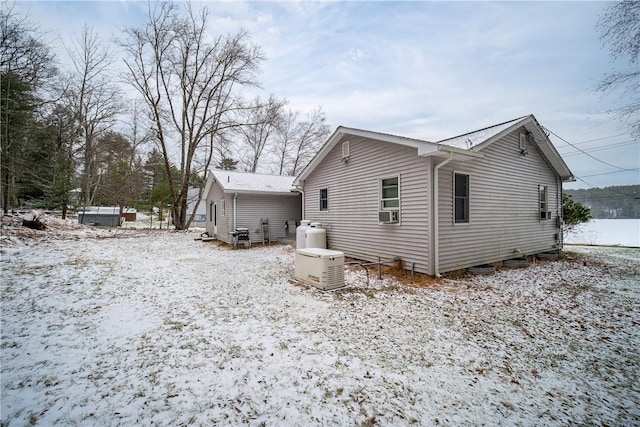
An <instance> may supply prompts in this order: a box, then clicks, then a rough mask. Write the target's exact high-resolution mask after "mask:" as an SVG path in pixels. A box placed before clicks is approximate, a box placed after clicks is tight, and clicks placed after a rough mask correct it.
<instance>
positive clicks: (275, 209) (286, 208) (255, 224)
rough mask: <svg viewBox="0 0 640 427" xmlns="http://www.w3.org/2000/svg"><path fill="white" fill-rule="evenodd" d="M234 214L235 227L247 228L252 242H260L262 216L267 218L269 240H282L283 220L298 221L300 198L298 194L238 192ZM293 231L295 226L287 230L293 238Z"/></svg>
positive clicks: (283, 232) (300, 206)
mask: <svg viewBox="0 0 640 427" xmlns="http://www.w3.org/2000/svg"><path fill="white" fill-rule="evenodd" d="M236 215H237V217H236V220H237V222H238V224H237V227H246V228H248V229H249V233H250V234H249V236H250V238H251V241H252V242H262V234H261V233H262V227H261V219H262V218H268V219H269V234H270V239H271V241H275V240H278V239H280V240H282V239H284V238H285V237H286V236H285V233H286V230H285V227H284V226H285V222H286V221H289V220H294V221H297V222H298V223H299V222H300V219H301V217H302V200H301V197H300V195H299V194H298V195H292V196H281V195H253V194H239V195H238V198H237V212H236ZM295 232H296V230H295V227H294V228H292V229H291V230H290V231H289V233H292V236H293V238H294V239H295Z"/></svg>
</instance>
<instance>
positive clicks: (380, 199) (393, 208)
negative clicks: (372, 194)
mask: <svg viewBox="0 0 640 427" xmlns="http://www.w3.org/2000/svg"><path fill="white" fill-rule="evenodd" d="M394 178H395V179H397V180H398V184H397V187H398V196H397V197H392V198H388V199H384V198H383V197H382V194H383V187H382V182H383V181H385V180H388V179H394ZM400 186H401V183H400V174H397V175H389V176H384V177H381V178H379V179H378V209H379V210H381V211H398V212H400ZM396 199H397V200H398V206H389V207H385V206H384V202H385V201H388V200H396Z"/></svg>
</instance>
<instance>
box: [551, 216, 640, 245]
mask: <svg viewBox="0 0 640 427" xmlns="http://www.w3.org/2000/svg"><path fill="white" fill-rule="evenodd" d="M564 241H565V243H582V244H587V245H620V246H637V247H640V219H592V220H591V221H589V222H588V223H586V224H582V225H580V226H579V227H578V229H577V230H576V232H574V233H568V234H566V235H565V237H564Z"/></svg>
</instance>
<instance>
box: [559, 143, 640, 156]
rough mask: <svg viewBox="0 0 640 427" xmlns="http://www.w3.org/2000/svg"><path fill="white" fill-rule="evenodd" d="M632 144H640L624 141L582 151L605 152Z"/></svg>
mask: <svg viewBox="0 0 640 427" xmlns="http://www.w3.org/2000/svg"><path fill="white" fill-rule="evenodd" d="M634 144H640V141H624V142H619V143H617V144H611V145H607V146H606V147H595V148H590V149H588V150H584V151H586V152H589V153H593V152H594V151H605V150H609V149H613V148H618V147H626V146H627V145H634ZM560 154H562V156H563V157H569V156H577V155H579V154H581V153H576V152H567V153H560Z"/></svg>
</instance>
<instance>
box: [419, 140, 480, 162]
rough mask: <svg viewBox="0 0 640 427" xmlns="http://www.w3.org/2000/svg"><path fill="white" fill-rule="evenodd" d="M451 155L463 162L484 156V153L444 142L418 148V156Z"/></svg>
mask: <svg viewBox="0 0 640 427" xmlns="http://www.w3.org/2000/svg"><path fill="white" fill-rule="evenodd" d="M451 155H453V159H454V160H459V161H462V162H466V161H469V160H473V159H482V158H484V154H482V153H476V152H475V151H470V150H464V149H462V148H456V147H452V146H450V145H444V144H430V145H424V146H423V147H419V148H418V156H420V157H451Z"/></svg>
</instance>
